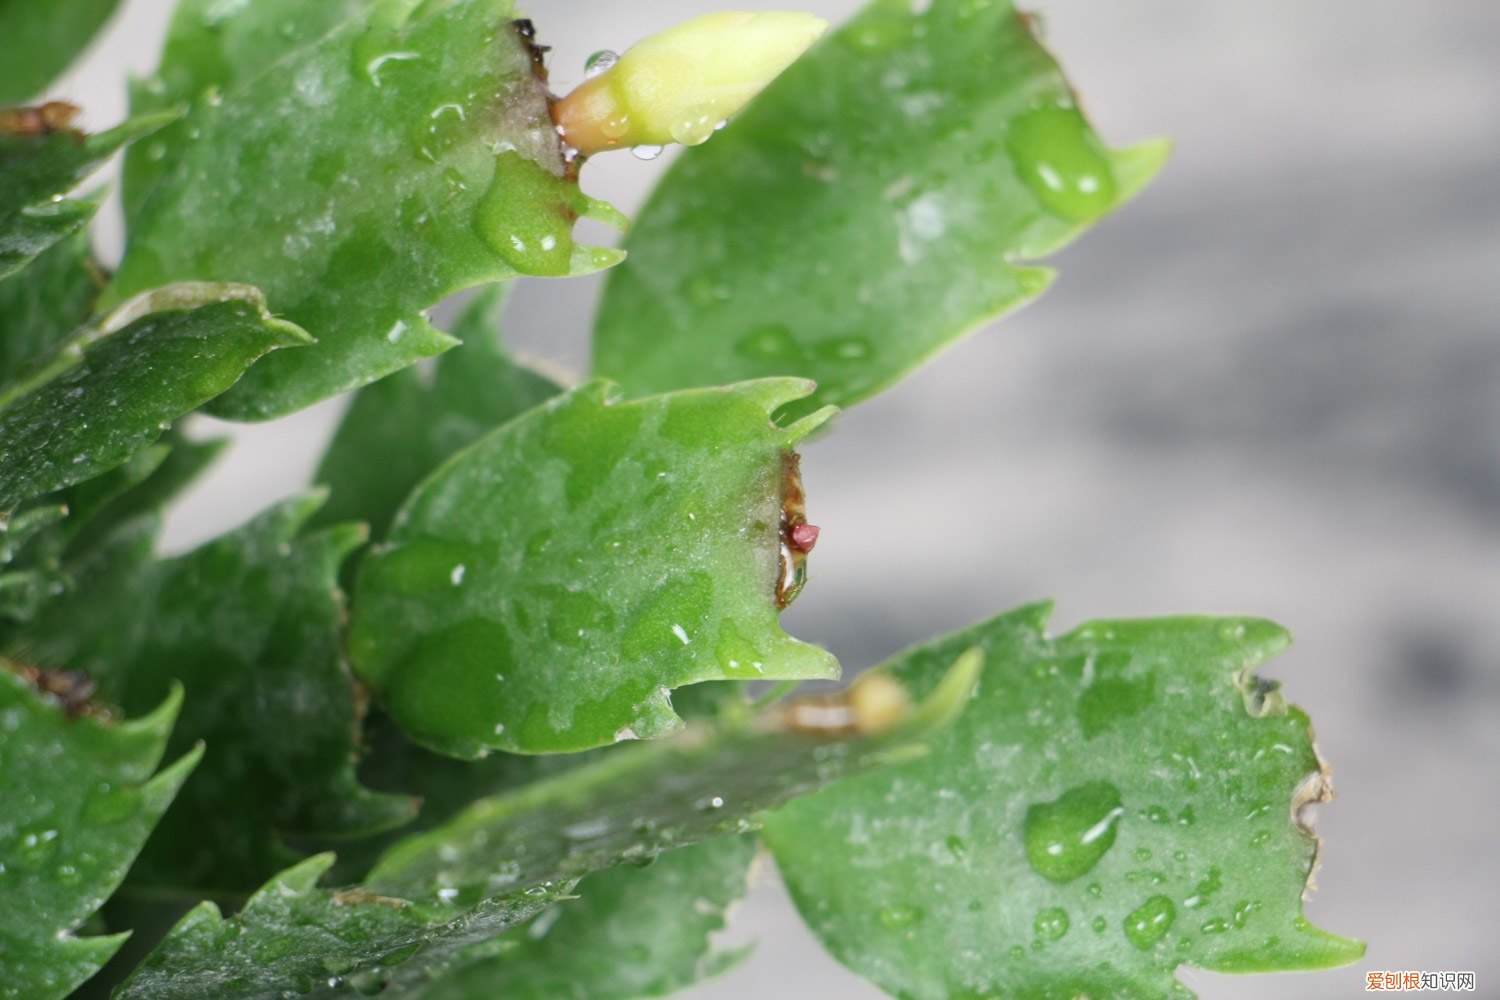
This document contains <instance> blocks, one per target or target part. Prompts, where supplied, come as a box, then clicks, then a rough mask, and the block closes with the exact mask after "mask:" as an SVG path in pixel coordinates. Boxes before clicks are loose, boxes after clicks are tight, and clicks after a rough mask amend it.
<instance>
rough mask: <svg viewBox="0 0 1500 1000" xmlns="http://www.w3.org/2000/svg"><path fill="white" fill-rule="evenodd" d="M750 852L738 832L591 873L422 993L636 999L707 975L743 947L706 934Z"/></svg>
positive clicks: (429, 999) (441, 999)
mask: <svg viewBox="0 0 1500 1000" xmlns="http://www.w3.org/2000/svg"><path fill="white" fill-rule="evenodd" d="M755 851H756V839H755V837H754V835H753V834H741V835H739V836H736V837H722V838H720V839H718V840H710V841H705V842H704V843H701V844H694V845H693V846H692V847H685V848H683V849H681V850H678V851H669V852H668V853H666V854H663V855H662V856H661V857H659V858H657V859H656V860H655V861H654V862H652V864H651V865H650V867H647V868H636V867H634V866H632V865H622V866H620V867H618V868H611V869H609V870H608V871H602V872H599V873H598V874H596V875H590V876H589V877H588V878H586V879H584V880H583V881H582V882H581V883H579V885H578V888H577V890H576V892H577V893H578V896H579V897H580V898H578V899H576V900H568V901H565V902H561V903H557V904H554V905H553V906H552V907H550V908H548V909H547V910H546V911H544V912H543V913H541V914H540V915H539V916H538V917H537V918H536V919H535V920H533V921H532V922H531V923H530V924H529V925H528V926H526V927H520V928H517V929H516V930H513V931H510V932H509V933H507V934H506V935H505V936H504V937H503V938H500V939H499V940H497V941H496V942H495V943H494V946H493V951H494V955H493V956H491V957H483V958H479V959H477V960H476V961H474V962H472V963H470V964H468V965H466V966H464V967H462V968H460V969H457V970H456V971H454V972H452V973H450V974H449V975H447V976H445V977H443V978H442V979H439V980H438V981H437V982H435V983H433V984H432V986H430V987H428V989H427V990H426V991H425V992H423V994H422V1000H493V998H496V997H504V998H505V1000H560V998H564V997H580V998H587V1000H636V998H639V997H659V996H667V995H668V994H671V993H675V992H677V991H678V990H681V989H684V988H686V987H688V986H690V985H692V984H693V983H695V982H697V981H699V980H700V979H704V978H706V977H709V976H713V975H716V974H718V973H719V972H722V971H723V970H724V969H726V968H727V967H729V966H731V965H733V964H734V963H735V962H736V961H737V960H738V959H739V958H740V957H742V956H743V955H744V954H745V952H746V951H747V950H748V949H734V950H730V951H723V950H715V948H714V946H713V941H712V939H711V936H712V935H713V934H714V933H715V932H717V931H720V930H722V929H723V928H724V922H725V917H726V913H727V911H728V909H729V907H730V906H732V905H733V904H734V903H735V902H737V901H738V900H739V899H740V898H741V897H742V896H744V894H745V889H746V887H747V883H748V878H749V873H750V865H751V862H752V861H753V860H754V859H755Z"/></svg>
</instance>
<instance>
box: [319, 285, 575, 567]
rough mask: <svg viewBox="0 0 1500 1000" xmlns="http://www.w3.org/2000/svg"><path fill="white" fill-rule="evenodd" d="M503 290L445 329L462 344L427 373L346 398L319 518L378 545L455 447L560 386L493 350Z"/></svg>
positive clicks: (497, 288) (326, 460)
mask: <svg viewBox="0 0 1500 1000" xmlns="http://www.w3.org/2000/svg"><path fill="white" fill-rule="evenodd" d="M505 287H506V286H504V285H494V286H491V287H490V288H486V289H484V290H483V291H481V292H480V293H479V295H478V296H476V297H475V299H474V301H472V302H471V303H469V305H468V307H467V308H466V309H465V310H464V312H463V314H462V315H461V316H460V317H459V318H458V321H457V322H456V323H455V324H454V327H453V335H454V336H455V337H457V338H459V339H460V340H462V341H463V343H462V344H461V345H460V346H458V347H455V348H453V349H452V350H451V351H448V352H447V353H446V354H444V355H443V356H442V357H440V358H438V359H437V361H436V362H435V364H434V366H433V370H432V372H431V373H427V372H419V371H417V370H415V369H405V370H403V371H399V372H396V373H394V374H392V375H388V376H386V377H385V378H383V379H381V380H380V381H379V382H376V383H375V384H373V385H368V386H365V388H363V389H361V390H359V392H358V394H356V395H355V397H354V401H353V402H352V403H351V404H350V405H349V409H348V410H347V411H346V412H345V413H344V419H343V421H342V422H340V424H339V429H338V433H336V434H335V435H334V437H333V441H332V442H331V443H330V444H329V446H328V451H327V452H326V453H325V454H324V456H323V461H322V463H321V464H320V465H319V466H318V473H317V482H318V483H319V484H321V485H323V486H326V487H328V490H329V493H330V495H329V500H328V505H327V506H326V507H324V508H323V510H321V511H319V513H318V520H319V521H321V522H325V523H333V522H336V521H363V522H364V523H366V524H368V525H369V526H370V533H371V535H372V536H373V537H374V538H376V539H377V540H378V539H383V538H385V536H386V533H387V532H388V531H389V530H390V526H391V519H392V518H393V517H395V515H396V510H397V508H399V507H400V506H401V503H402V501H403V500H405V499H406V497H407V495H408V494H410V493H411V491H412V490H413V489H414V488H415V487H416V485H417V484H418V483H419V482H421V480H422V479H423V477H425V476H426V475H427V474H428V473H430V472H432V471H433V470H434V469H436V468H437V467H438V466H439V465H441V464H442V463H443V461H444V460H446V459H447V458H448V456H450V455H452V454H453V453H454V452H456V451H458V450H459V449H461V448H463V447H465V446H467V445H470V444H473V443H474V442H475V441H476V440H478V439H479V438H480V437H482V436H484V435H485V434H487V433H489V432H490V431H492V430H494V429H495V428H497V427H499V426H500V425H501V424H503V423H505V422H506V421H507V420H510V419H511V418H512V417H515V416H518V415H520V414H521V413H524V412H525V411H527V410H529V409H531V408H532V407H533V406H536V405H537V404H539V403H542V402H545V401H546V400H548V399H551V398H552V397H553V396H555V395H557V394H558V393H559V392H561V391H562V390H561V389H560V388H559V387H558V386H557V385H556V384H554V383H553V382H552V381H551V380H550V379H548V378H546V377H545V376H543V375H540V374H538V373H537V372H534V371H532V370H531V369H529V368H525V367H523V366H521V365H518V364H516V363H515V362H513V361H512V360H511V359H510V358H509V357H508V356H507V355H506V354H505V352H504V350H502V349H501V347H500V339H499V329H500V313H501V310H502V308H503V307H504V304H505V295H504V290H505Z"/></svg>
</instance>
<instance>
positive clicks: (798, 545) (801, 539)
mask: <svg viewBox="0 0 1500 1000" xmlns="http://www.w3.org/2000/svg"><path fill="white" fill-rule="evenodd" d="M791 541H792V548H794V549H796V550H797V551H798V552H811V551H812V547H813V546H814V545H816V544H818V526H817V525H816V524H799V525H796V526H794V527H793V528H792V531H791Z"/></svg>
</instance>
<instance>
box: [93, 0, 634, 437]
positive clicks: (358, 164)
mask: <svg viewBox="0 0 1500 1000" xmlns="http://www.w3.org/2000/svg"><path fill="white" fill-rule="evenodd" d="M513 14H514V11H513V8H512V4H511V3H510V2H509V0H449V2H443V3H427V4H420V5H412V4H408V3H383V4H377V5H374V6H372V7H371V8H370V10H369V12H368V13H367V14H365V15H364V16H362V17H357V18H355V19H353V20H349V21H346V22H344V23H343V24H341V25H340V26H339V27H338V28H336V29H335V30H334V31H333V32H332V33H331V34H329V35H327V36H326V37H324V38H323V39H322V40H320V41H319V42H317V44H315V45H314V46H312V47H310V48H305V49H302V50H301V51H298V52H296V53H293V54H292V55H290V56H288V57H287V58H286V59H285V60H283V61H282V62H280V63H278V64H277V65H276V69H275V71H274V72H266V73H262V74H260V75H258V76H255V77H253V78H250V79H247V80H245V81H244V82H242V83H240V84H238V85H237V86H235V87H234V88H232V89H229V90H225V91H224V92H223V93H222V94H221V95H219V96H218V97H217V98H216V99H215V100H204V101H201V102H199V103H198V104H197V105H196V106H195V107H194V108H193V110H192V111H191V112H190V113H189V115H188V116H187V118H185V119H184V125H185V126H186V132H185V133H183V134H184V135H185V136H186V138H187V141H186V143H184V144H179V146H177V147H176V148H171V149H164V150H163V157H164V165H163V167H162V172H161V177H160V180H159V181H158V183H157V184H156V185H155V187H153V188H152V190H151V192H150V194H149V195H148V196H147V197H146V199H145V201H144V202H143V204H141V205H140V207H139V210H138V211H137V213H136V216H135V219H134V227H133V229H132V235H131V240H130V245H129V248H128V250H127V252H126V255H125V260H124V262H123V263H122V264H121V267H120V272H119V274H118V275H117V276H116V279H115V283H114V284H113V285H112V286H111V288H110V289H109V290H107V291H106V297H107V298H108V299H109V300H110V301H118V300H120V299H121V298H123V297H125V296H127V295H131V294H134V293H135V292H137V291H139V290H141V289H144V288H150V287H153V286H155V285H159V284H161V283H163V282H165V281H174V280H187V279H195V280H234V281H243V282H249V283H253V284H256V285H257V287H260V288H262V289H263V290H264V291H265V293H266V297H267V299H268V301H270V302H271V303H272V304H273V306H274V307H275V308H276V309H277V311H278V312H279V313H284V314H285V315H286V316H287V317H288V318H289V319H291V320H293V321H295V322H297V323H298V324H300V325H301V326H303V327H305V328H306V329H307V330H308V331H309V332H311V333H312V334H313V336H315V337H316V338H317V339H318V343H317V345H316V346H314V347H313V348H311V349H310V350H307V351H304V352H301V353H302V355H303V356H302V357H300V358H295V359H294V358H292V357H291V353H288V354H286V355H283V356H281V357H272V358H269V359H267V361H266V362H265V363H263V364H260V365H257V366H256V367H255V368H254V369H253V370H252V371H251V372H250V373H249V375H248V376H247V380H246V381H245V382H243V383H242V384H241V385H240V386H239V387H238V388H236V389H235V391H233V392H232V393H230V394H229V395H227V396H225V397H224V399H222V400H220V401H218V402H217V403H215V405H214V407H213V412H215V413H217V414H219V415H221V416H228V417H231V418H236V419H264V418H268V417H273V416H278V415H281V414H284V413H288V412H291V411H292V410H296V409H298V408H300V407H303V406H306V405H308V404H309V403H312V402H314V401H316V400H318V399H322V398H324V397H326V396H330V395H333V394H335V393H338V392H342V391H345V390H348V389H352V388H356V387H357V386H360V385H362V384H364V383H366V382H369V381H372V380H374V379H376V378H379V377H380V376H382V375H385V374H388V373H390V372H392V371H395V370H397V369H399V368H403V367H406V366H407V365H409V364H411V363H413V362H414V361H416V360H418V359H419V358H423V357H427V356H430V355H433V354H438V353H441V352H442V351H444V350H446V349H447V348H448V347H451V346H453V343H454V341H453V339H452V338H451V337H449V336H447V335H446V334H443V333H441V332H439V331H438V330H437V329H435V328H434V327H433V326H432V325H431V324H430V323H428V322H427V320H426V319H425V317H424V311H425V310H426V309H427V308H428V307H430V306H432V305H433V304H435V303H436V302H437V301H438V300H440V299H442V298H443V297H444V296H446V295H448V294H449V293H451V292H454V291H457V290H459V289H462V288H466V287H469V286H471V285H478V284H485V283H489V282H493V281H499V280H503V279H507V278H510V277H513V276H514V275H516V274H518V273H527V274H550V275H562V274H570V273H582V272H586V271H592V270H595V269H597V268H599V267H603V266H606V265H608V264H609V263H612V262H613V261H614V260H615V259H617V257H618V253H617V252H616V251H605V250H597V249H593V248H588V247H582V246H576V245H575V244H574V242H573V239H572V226H573V220H574V219H575V218H576V217H577V215H578V214H579V213H580V212H586V211H590V210H592V209H591V203H590V202H588V200H587V199H585V198H584V197H583V196H582V195H581V194H580V193H579V191H578V188H577V184H576V182H574V181H573V180H571V179H569V178H567V177H566V176H565V174H566V170H565V165H564V162H563V158H562V150H561V148H560V146H559V144H558V138H557V133H556V131H555V130H554V127H553V125H552V120H551V116H550V114H549V112H548V108H547V97H546V87H545V85H544V84H543V83H542V82H541V81H539V80H538V79H537V78H536V77H535V75H534V71H533V61H532V54H531V51H530V50H529V48H528V46H527V45H526V44H525V42H524V40H523V39H522V38H521V37H520V35H519V34H518V33H517V31H516V30H515V29H514V27H513V26H512V25H511V24H510V19H511V18H512V16H513ZM226 246H233V247H234V253H232V254H226V253H224V252H223V250H224V248H225V247H226Z"/></svg>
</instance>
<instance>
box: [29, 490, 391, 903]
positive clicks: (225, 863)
mask: <svg viewBox="0 0 1500 1000" xmlns="http://www.w3.org/2000/svg"><path fill="white" fill-rule="evenodd" d="M319 501H320V498H319V497H317V496H309V497H303V498H299V499H295V500H291V501H288V502H285V503H283V504H281V505H279V506H277V507H274V508H272V509H271V510H269V511H267V512H266V513H264V514H262V515H261V516H259V517H258V518H256V519H254V520H252V521H251V522H250V523H248V524H247V525H245V526H244V527H242V528H240V529H238V530H236V531H234V532H232V533H230V534H228V535H225V536H224V537H222V538H220V539H218V540H216V541H214V542H211V543H209V544H207V545H204V546H203V547H201V548H199V549H197V550H195V551H193V552H191V553H188V554H187V555H184V556H180V557H177V558H174V559H168V560H157V559H155V558H153V556H152V552H151V548H152V539H153V535H154V527H155V525H154V523H153V521H152V520H151V519H146V520H145V521H138V522H135V523H133V524H127V525H125V526H124V527H122V528H121V529H120V530H118V531H117V532H115V533H114V534H113V535H112V536H111V537H110V538H109V539H108V541H107V542H106V543H104V544H101V545H100V546H99V547H98V549H97V550H95V551H94V552H92V553H90V554H89V555H88V557H87V558H84V559H80V560H78V561H77V562H76V563H74V564H72V565H70V567H69V568H70V570H71V572H72V575H73V577H74V580H75V583H74V586H73V588H72V590H71V591H70V593H68V594H67V595H66V596H64V597H60V598H55V599H53V600H50V601H48V602H47V603H46V605H45V606H44V608H43V610H42V612H41V613H40V614H39V615H38V616H37V618H36V620H35V621H33V622H32V623H31V624H30V625H28V626H26V627H25V628H22V629H19V630H17V631H16V632H15V633H14V634H13V635H11V636H10V637H9V638H8V640H7V642H8V645H9V646H10V647H11V648H14V649H18V650H27V651H29V655H31V656H33V657H34V658H36V659H37V661H38V662H40V663H42V664H44V665H47V666H62V665H66V666H69V667H73V668H76V669H82V670H85V671H87V672H88V673H89V675H90V676H91V677H92V678H93V679H94V680H95V682H96V683H97V684H98V685H99V691H100V693H101V695H102V696H103V697H106V698H108V699H109V700H111V701H113V702H116V703H118V704H122V705H124V706H125V707H126V708H127V709H132V710H133V709H135V708H136V707H137V706H142V705H149V704H151V703H152V702H153V701H154V700H155V699H158V698H160V697H161V694H162V692H163V691H164V690H167V689H168V688H169V687H170V686H171V685H172V684H173V683H176V682H181V684H183V685H184V686H185V687H186V689H187V695H186V700H185V703H184V706H183V712H182V719H181V722H180V724H179V725H178V728H177V731H176V733H175V735H174V738H173V745H174V746H179V745H184V744H187V743H189V742H191V741H194V740H200V739H201V740H203V741H204V742H206V743H207V745H208V752H207V754H206V756H205V757H204V761H203V765H202V768H201V769H200V771H199V773H198V774H196V775H195V776H194V778H193V780H192V781H190V782H189V783H188V784H187V786H186V787H185V788H184V789H183V792H182V794H181V795H180V796H179V797H178V800H177V802H176V803H175V804H174V805H173V807H172V809H171V810H170V811H169V812H168V813H167V816H166V818H165V819H164V820H163V821H162V824H161V826H160V827H159V828H158V829H157V831H156V833H155V834H154V835H153V837H152V838H151V841H150V843H149V844H148V845H147V847H146V849H145V851H144V853H143V854H142V856H141V859H140V861H139V862H138V863H137V864H136V866H135V868H134V869H133V870H132V872H131V882H130V886H131V887H132V888H136V889H139V890H142V891H158V890H175V891H182V892H194V893H205V894H209V895H224V894H239V893H248V892H250V891H251V890H253V889H254V888H255V887H256V886H257V885H259V884H260V883H261V882H262V881H263V880H264V879H266V878H267V877H269V876H270V875H272V874H274V873H275V872H276V871H278V870H279V869H281V868H282V867H284V866H285V865H287V864H289V863H290V862H291V861H293V860H296V859H297V857H298V855H296V854H294V853H292V852H291V851H290V850H288V848H287V847H286V846H285V843H284V841H285V840H286V839H287V838H289V837H291V836H293V835H296V836H298V837H300V838H303V839H307V840H312V841H314V842H318V843H327V842H328V840H329V839H330V838H338V837H347V836H349V835H354V834H365V833H370V832H374V831H379V830H384V829H388V828H390V827H392V826H396V825H399V824H401V823H403V822H406V821H407V820H409V819H410V818H411V816H412V815H413V813H414V811H415V804H414V803H413V801H412V800H411V799H410V798H409V797H407V796H401V795H385V794H379V793H375V792H371V791H369V790H368V789H366V788H364V787H362V786H361V785H360V784H359V783H358V782H357V781H356V780H355V776H354V766H353V763H352V761H353V757H354V754H355V752H356V747H357V745H358V724H359V720H358V718H357V715H356V707H355V690H354V682H353V679H352V678H351V677H350V676H349V674H348V672H347V670H346V669H345V667H344V666H343V663H342V661H341V652H340V648H339V638H340V630H341V616H342V602H341V595H340V594H339V591H338V587H337V582H336V581H337V576H338V568H339V564H340V563H341V562H342V561H343V559H344V558H345V557H346V556H347V555H348V553H349V552H350V551H351V550H352V549H353V548H355V547H357V546H358V545H359V544H361V543H362V542H363V540H364V534H363V532H362V531H361V530H359V529H358V528H357V527H356V526H353V525H339V526H333V527H330V528H327V529H324V530H321V531H317V532H314V533H311V534H301V533H300V532H299V528H300V527H301V525H302V524H303V523H304V522H305V521H306V520H307V518H308V517H309V516H310V515H311V514H312V513H313V511H314V510H316V508H317V506H318V503H319Z"/></svg>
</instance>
